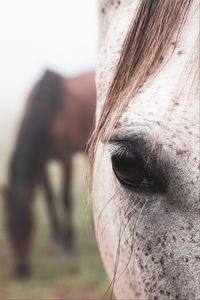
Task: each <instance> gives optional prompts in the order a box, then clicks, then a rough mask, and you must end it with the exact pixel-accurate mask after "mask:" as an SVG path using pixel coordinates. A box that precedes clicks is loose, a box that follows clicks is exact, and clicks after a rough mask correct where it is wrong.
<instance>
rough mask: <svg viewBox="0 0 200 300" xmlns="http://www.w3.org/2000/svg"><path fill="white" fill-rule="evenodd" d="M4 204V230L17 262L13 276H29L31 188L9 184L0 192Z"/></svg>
mask: <svg viewBox="0 0 200 300" xmlns="http://www.w3.org/2000/svg"><path fill="white" fill-rule="evenodd" d="M2 193H3V198H4V202H5V212H6V218H5V219H6V220H5V221H6V227H7V228H6V229H7V231H8V234H9V236H10V241H11V243H12V245H13V248H14V254H15V258H16V261H17V266H16V271H15V275H16V276H20V277H24V276H27V275H28V274H29V271H30V270H29V251H30V238H31V229H30V228H31V223H32V212H31V208H32V199H33V188H32V187H30V186H28V185H24V184H20V183H18V184H14V183H13V184H11V185H10V186H9V187H7V186H6V187H4V188H3V190H2Z"/></svg>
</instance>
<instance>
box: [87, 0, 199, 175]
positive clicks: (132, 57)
mask: <svg viewBox="0 0 200 300" xmlns="http://www.w3.org/2000/svg"><path fill="white" fill-rule="evenodd" d="M192 2H193V0H177V1H174V0H149V1H146V0H141V2H140V4H139V6H138V9H137V12H136V16H134V18H133V21H132V24H131V26H130V29H129V31H128V33H127V35H126V37H125V40H124V43H123V47H122V53H121V56H120V59H119V61H118V64H117V67H116V70H115V74H114V77H113V81H112V83H111V85H110V87H109V90H108V93H107V98H106V101H105V103H104V107H103V110H102V113H101V116H100V118H99V121H98V124H97V127H96V129H95V131H94V132H93V135H92V137H91V139H90V143H89V149H90V150H89V165H90V167H89V169H90V170H91V168H92V165H93V162H94V155H95V152H96V148H97V145H98V143H99V141H100V140H102V139H103V140H108V139H109V137H110V134H111V131H112V129H113V128H114V126H116V124H117V122H118V120H119V118H120V116H121V115H122V113H123V111H124V109H125V108H126V106H127V104H128V103H129V101H130V100H132V99H133V98H134V97H135V96H136V95H137V93H138V91H139V90H140V89H141V87H142V86H143V85H144V83H145V82H146V80H147V79H148V78H149V77H150V75H152V74H155V72H156V71H158V69H159V67H160V65H161V63H162V61H163V58H164V56H166V53H167V52H168V51H169V49H170V46H171V49H172V52H173V49H174V48H175V46H176V42H177V40H178V37H179V35H180V32H181V30H182V27H183V25H184V23H185V20H186V17H187V15H188V12H189V10H190V7H191V4H192ZM113 116H114V117H113Z"/></svg>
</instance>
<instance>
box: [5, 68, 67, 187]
mask: <svg viewBox="0 0 200 300" xmlns="http://www.w3.org/2000/svg"><path fill="white" fill-rule="evenodd" d="M61 101H62V77H61V76H59V75H58V74H56V73H54V72H52V71H49V70H47V71H46V72H45V73H44V75H43V76H42V78H41V79H40V80H39V81H38V83H37V84H36V85H35V87H34V88H33V90H32V92H31V94H30V96H29V97H28V100H27V107H26V110H25V113H24V116H23V118H22V122H21V126H20V128H19V133H18V136H17V140H16V146H15V148H14V152H13V155H12V158H11V163H10V180H11V181H15V182H16V181H18V182H19V180H22V181H26V182H27V181H32V180H33V179H35V177H36V176H37V172H38V170H39V168H40V167H41V164H42V162H43V159H44V153H45V149H46V148H47V147H48V142H49V139H50V135H49V126H50V124H51V122H52V119H53V117H54V116H55V114H56V112H57V111H58V110H59V109H60V107H61Z"/></svg>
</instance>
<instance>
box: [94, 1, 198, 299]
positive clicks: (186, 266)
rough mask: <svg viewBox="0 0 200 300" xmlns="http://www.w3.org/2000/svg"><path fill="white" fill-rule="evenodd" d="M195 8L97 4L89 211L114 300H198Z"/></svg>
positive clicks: (194, 3)
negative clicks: (97, 48)
mask: <svg viewBox="0 0 200 300" xmlns="http://www.w3.org/2000/svg"><path fill="white" fill-rule="evenodd" d="M198 4H199V3H198V0H134V1H133V0H121V1H120V0H119V1H117V0H99V5H98V9H99V19H100V20H99V21H100V33H99V34H100V40H99V54H98V65H97V78H96V80H97V93H98V104H97V122H96V130H95V131H94V134H93V137H92V139H91V145H90V163H91V167H92V174H91V175H92V193H93V198H94V199H93V211H94V220H95V228H96V234H97V239H98V242H99V248H100V252H101V255H102V259H103V262H104V265H105V268H106V271H107V273H108V276H109V278H110V280H111V289H112V291H113V292H114V295H115V297H116V298H117V299H145V300H146V299H200V288H199V280H200V275H199V271H200V266H199V262H200V244H199V242H200V231H199V230H200V219H199V209H200V205H199V202H198V201H199V199H198V196H199V184H198V175H199V152H198V151H199V147H198V136H199V128H198V126H199V106H198V93H197V91H198V89H197V86H198V85H197V82H198V61H197V59H198V38H199V25H198V24H199V23H198V22H199V20H198V18H199V8H198Z"/></svg>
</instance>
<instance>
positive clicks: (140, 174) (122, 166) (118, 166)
mask: <svg viewBox="0 0 200 300" xmlns="http://www.w3.org/2000/svg"><path fill="white" fill-rule="evenodd" d="M112 166H113V170H114V172H115V174H116V176H117V177H118V179H121V180H122V181H125V182H126V183H130V184H131V183H139V182H141V181H143V180H144V178H145V168H144V163H143V162H142V160H141V159H140V158H138V157H137V156H136V155H135V154H133V153H131V154H129V155H128V156H122V157H119V156H118V157H117V156H113V157H112Z"/></svg>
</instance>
